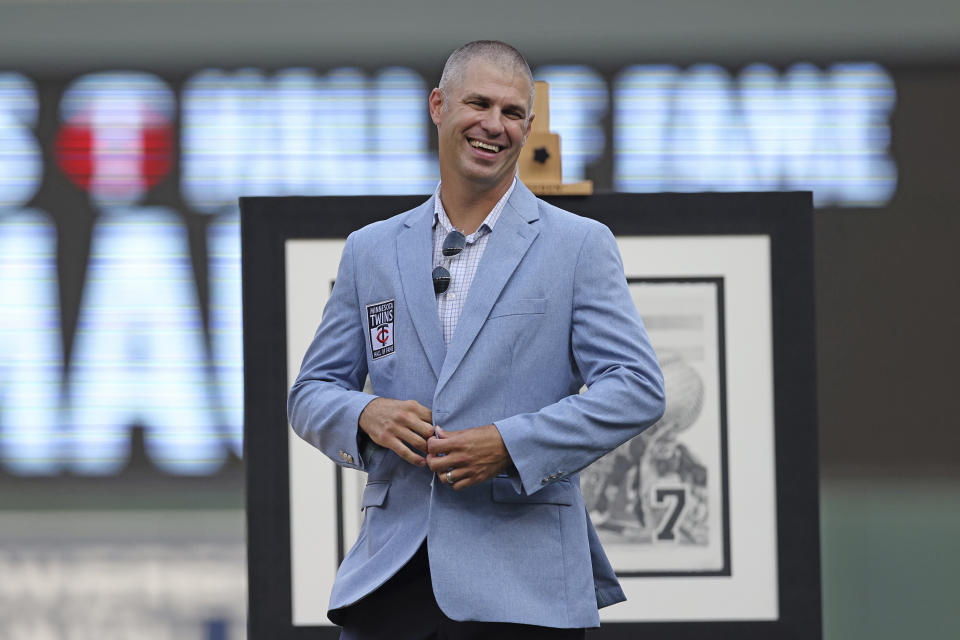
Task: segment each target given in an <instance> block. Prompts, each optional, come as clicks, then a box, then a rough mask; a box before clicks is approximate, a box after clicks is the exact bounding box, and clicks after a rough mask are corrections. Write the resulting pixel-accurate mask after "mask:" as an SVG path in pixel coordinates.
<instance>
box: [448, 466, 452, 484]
mask: <svg viewBox="0 0 960 640" xmlns="http://www.w3.org/2000/svg"><path fill="white" fill-rule="evenodd" d="M451 473H453V469H451V470H450V471H447V484H453V476H452V475H450V474H451Z"/></svg>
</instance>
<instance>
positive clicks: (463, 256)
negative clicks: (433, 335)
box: [433, 178, 517, 346]
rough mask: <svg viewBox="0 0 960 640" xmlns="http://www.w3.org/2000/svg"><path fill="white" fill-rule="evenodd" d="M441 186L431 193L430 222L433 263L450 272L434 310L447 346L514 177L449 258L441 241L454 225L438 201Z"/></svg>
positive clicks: (515, 183) (515, 182) (505, 202)
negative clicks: (462, 246) (444, 291)
mask: <svg viewBox="0 0 960 640" xmlns="http://www.w3.org/2000/svg"><path fill="white" fill-rule="evenodd" d="M440 186H441V185H437V190H436V192H435V193H434V207H433V213H434V223H433V266H434V267H436V266H438V265H445V266H446V267H447V270H449V271H450V286H449V287H447V291H446V293H441V294H440V295H438V296H437V312H438V313H439V314H440V324H441V325H442V326H443V342H444V344H446V345H447V346H450V340H451V338H453V331H454V329H456V328H457V321H458V320H460V312H461V311H463V304H464V302H466V300H467V293H468V292H469V291H470V283H472V282H473V277H474V276H475V275H476V274H477V267H479V266H480V258H482V257H483V250H484V249H485V248H486V246H487V242H489V241H490V234H491V233H492V232H493V225H495V224H496V223H497V219H498V218H499V217H500V212H502V211H503V207H504V205H506V204H507V200H509V199H510V194H511V193H513V189H514V187H516V186H517V179H516V178H514V179H513V183H512V184H511V185H510V188H509V189H507V192H506V193H505V194H503V197H502V198H500V200H499V201H498V202H497V204H496V205H494V207H493V209H492V210H491V211H490V213H489V214H488V215H487V217H486V218H485V219H484V221H483V223H482V224H481V225H480V226H479V227H478V228H477V230H476V231H474V232H473V233H471V234H470V235H468V236H467V246H466V247H464V249H463V251H461V252H460V253H459V254H457V255H455V256H453V257H452V258H450V259H449V262H448V259H447V258H444V256H443V252H442V249H443V240H444V238H446V237H447V234H448V233H450V232H451V231H453V228H454V227H453V224H451V222H450V218H448V217H447V212H446V211H444V209H443V202H441V201H440Z"/></svg>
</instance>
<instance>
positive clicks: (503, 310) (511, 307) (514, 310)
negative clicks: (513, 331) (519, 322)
mask: <svg viewBox="0 0 960 640" xmlns="http://www.w3.org/2000/svg"><path fill="white" fill-rule="evenodd" d="M546 312H547V299H546V298H519V299H516V300H501V301H500V302H498V303H497V304H495V305H493V309H491V310H490V317H491V318H500V317H503V316H520V315H527V314H535V313H540V314H543V313H546Z"/></svg>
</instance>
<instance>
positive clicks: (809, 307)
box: [240, 192, 822, 640]
mask: <svg viewBox="0 0 960 640" xmlns="http://www.w3.org/2000/svg"><path fill="white" fill-rule="evenodd" d="M424 199H425V196H358V197H326V196H323V197H249V198H241V200H240V209H241V245H242V278H243V324H244V363H245V369H244V384H245V392H244V393H245V395H244V398H245V412H244V418H245V438H244V457H245V460H246V480H247V482H246V505H247V544H248V554H247V560H248V576H249V584H248V594H249V609H248V635H249V637H250V638H251V640H261V639H270V640H286V639H294V638H296V639H305V638H316V639H320V638H335V637H337V635H338V633H339V630H338V629H337V628H336V627H322V626H294V625H293V624H292V587H291V549H290V535H291V529H290V518H291V511H290V486H289V469H288V430H289V426H288V423H287V417H286V396H287V390H288V388H289V385H290V384H291V383H292V380H289V379H288V375H287V370H288V362H287V356H286V354H287V345H286V342H287V338H286V326H287V318H286V294H285V288H284V286H283V283H284V282H285V243H286V241H288V240H292V239H308V238H345V237H346V235H348V234H349V233H350V232H351V231H353V230H354V229H357V228H360V227H362V226H364V225H365V224H368V223H370V222H374V221H376V220H380V219H383V218H386V217H389V216H390V215H394V214H396V213H398V212H401V211H405V210H407V209H410V208H412V207H414V206H417V205H418V204H420V203H421V202H423V201H424ZM546 199H547V200H548V201H550V202H552V203H553V204H556V205H558V206H560V207H562V208H564V209H567V210H570V211H573V212H576V213H578V214H580V215H584V216H587V217H590V218H594V219H597V220H599V221H601V222H603V223H605V224H606V225H607V226H609V227H610V229H611V230H612V231H613V232H614V234H615V235H618V236H621V235H622V236H662V237H682V236H691V237H695V236H706V237H718V236H754V235H756V236H766V237H768V238H769V247H770V259H769V265H770V273H769V281H770V289H771V291H770V315H771V318H770V321H771V326H772V345H771V346H772V353H773V385H772V386H773V418H774V442H775V449H774V452H775V460H774V461H773V462H774V465H775V481H776V518H775V519H776V554H777V579H778V582H779V587H778V589H779V592H778V594H777V595H778V603H779V605H778V615H777V618H776V619H774V620H697V621H671V622H643V623H604V624H603V626H602V627H601V629H600V630H599V631H596V632H592V633H591V637H596V638H610V639H620V638H623V639H626V638H636V637H655V638H658V639H661V640H686V639H693V638H697V639H700V638H717V639H728V638H729V639H730V640H733V639H734V638H735V639H737V640H750V639H757V640H760V639H762V640H773V639H778V638H784V639H787V638H791V639H792V638H803V639H804V640H819V639H820V638H821V637H822V623H821V591H820V548H819V492H818V491H819V485H818V453H817V404H816V352H815V333H814V327H815V324H814V281H813V273H814V272H813V214H812V198H811V194H810V193H809V192H789V193H784V192H779V193H710V194H619V193H610V194H596V195H593V196H589V197H554V198H546ZM317 320H318V321H319V319H317ZM733 562H734V563H736V562H737V559H736V558H734V559H733ZM664 579H673V580H676V579H683V578H682V577H672V578H664ZM716 579H722V578H716Z"/></svg>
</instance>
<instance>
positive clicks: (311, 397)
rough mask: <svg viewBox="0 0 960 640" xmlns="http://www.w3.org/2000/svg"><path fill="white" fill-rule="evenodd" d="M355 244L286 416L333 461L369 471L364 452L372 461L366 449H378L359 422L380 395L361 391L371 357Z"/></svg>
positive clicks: (348, 247) (350, 241)
mask: <svg viewBox="0 0 960 640" xmlns="http://www.w3.org/2000/svg"><path fill="white" fill-rule="evenodd" d="M354 244H355V239H354V236H353V234H351V235H350V236H349V237H348V238H347V242H346V244H345V246H344V249H343V254H342V255H341V256H340V267H339V269H338V270H337V279H336V281H335V282H334V285H333V291H332V292H331V294H330V299H329V300H328V301H327V304H326V306H325V307H324V310H323V318H322V320H321V322H320V327H319V328H318V329H317V333H316V335H315V336H314V338H313V342H311V343H310V347H309V348H308V349H307V353H306V355H305V356H304V358H303V364H302V365H301V366H300V374H299V375H298V376H297V380H296V382H294V383H293V386H292V387H291V389H290V395H289V397H288V399H287V415H288V417H289V419H290V425H291V426H292V427H293V430H294V431H295V432H296V433H297V435H299V436H300V437H301V438H303V439H304V440H306V441H307V442H309V443H310V444H312V445H313V446H315V447H317V448H318V449H320V450H321V451H322V452H323V453H324V454H326V455H327V456H328V457H329V458H330V459H331V460H333V461H334V462H336V463H337V464H339V465H341V466H345V467H350V468H352V469H365V460H364V455H362V454H367V457H369V451H361V449H362V448H367V449H368V448H369V447H370V446H375V445H372V442H370V440H369V438H365V437H364V438H361V437H360V436H361V434H362V432H361V431H360V427H359V424H358V420H359V418H360V413H361V412H362V411H363V410H364V408H365V407H366V406H367V404H369V403H370V402H371V401H372V400H373V399H374V398H375V397H376V396H374V395H371V394H369V393H364V392H363V391H361V389H362V388H363V383H364V381H365V379H366V377H367V356H366V335H365V332H364V327H363V325H362V323H361V318H360V314H359V312H358V309H359V306H358V305H359V303H358V296H357V288H356V277H355V275H356V274H355V270H354V251H355V250H356V249H355V247H354ZM364 444H366V445H367V446H366V447H364V446H362V445H364Z"/></svg>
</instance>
